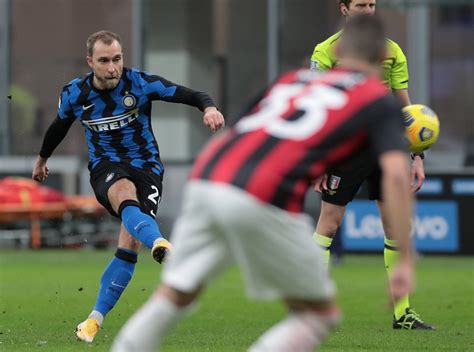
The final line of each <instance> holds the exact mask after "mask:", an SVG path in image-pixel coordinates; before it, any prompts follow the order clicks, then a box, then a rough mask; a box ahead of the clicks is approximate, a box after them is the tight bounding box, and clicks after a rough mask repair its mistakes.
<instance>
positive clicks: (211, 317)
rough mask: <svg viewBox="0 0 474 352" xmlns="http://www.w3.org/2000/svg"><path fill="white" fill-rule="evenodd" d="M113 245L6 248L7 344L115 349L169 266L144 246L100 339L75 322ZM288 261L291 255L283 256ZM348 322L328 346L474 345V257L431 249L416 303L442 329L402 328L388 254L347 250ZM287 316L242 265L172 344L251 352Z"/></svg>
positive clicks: (342, 287)
mask: <svg viewBox="0 0 474 352" xmlns="http://www.w3.org/2000/svg"><path fill="white" fill-rule="evenodd" d="M112 254H113V252H112V251H92V250H79V251H74V250H68V251H62V250H55V251H53V250H51V251H46V250H41V251H0V351H28V352H29V351H108V350H109V348H110V345H111V343H112V341H113V337H114V336H115V334H116V333H117V331H118V329H119V328H120V326H121V325H122V324H123V323H124V322H125V320H126V319H127V317H129V316H130V315H131V314H132V312H134V311H135V310H136V309H137V308H138V307H139V306H140V305H141V304H142V303H143V302H144V301H145V300H146V299H147V297H148V296H149V295H150V294H151V293H152V292H153V290H154V288H155V286H156V284H157V282H158V280H159V275H160V266H159V265H158V264H156V263H154V262H153V261H152V259H151V258H150V257H149V256H148V254H146V253H142V255H141V256H140V258H139V263H138V265H137V267H136V271H135V277H134V279H133V280H132V282H131V284H130V286H129V287H128V289H127V290H126V292H125V293H124V294H123V296H122V298H121V300H120V302H119V304H118V306H116V307H115V309H114V310H113V311H112V312H110V313H109V315H108V317H107V318H106V320H105V323H104V326H103V329H102V330H101V331H100V332H99V334H98V335H97V337H96V340H95V341H94V343H93V344H91V345H86V344H85V343H83V342H79V341H76V338H75V335H74V333H73V330H74V328H75V326H76V325H77V323H79V322H81V321H82V320H83V319H84V318H85V317H86V316H87V314H88V313H89V311H90V309H91V307H92V305H93V304H94V300H95V295H96V291H97V288H98V281H99V278H100V275H101V273H102V270H103V268H104V267H105V265H106V264H107V263H108V261H109V260H110V258H111V256H112ZM282 265H283V263H282ZM332 272H333V276H334V278H335V280H336V283H337V286H338V290H339V294H338V296H339V297H338V299H339V302H340V304H341V306H342V309H343V311H344V321H343V323H342V325H341V326H340V327H339V328H338V330H337V331H336V332H335V333H333V334H332V335H331V337H330V338H329V339H328V340H327V342H326V343H325V344H324V346H323V347H322V348H321V351H474V333H473V331H474V260H473V258H466V257H464V258H459V257H422V258H420V259H419V260H418V265H417V280H418V282H417V291H416V293H415V294H414V295H413V297H412V299H411V302H412V305H413V307H414V308H415V309H416V310H417V311H418V313H420V315H421V316H422V317H423V318H424V319H425V320H426V321H427V322H429V323H432V324H434V325H435V326H436V327H437V328H438V330H437V331H435V332H430V331H394V330H392V329H391V310H390V309H389V308H388V300H387V296H386V286H385V282H386V275H385V270H384V268H383V258H382V255H372V256H355V255H351V256H346V257H345V260H344V263H343V264H342V265H340V266H337V267H334V268H333V270H332ZM284 314H285V310H284V308H283V306H282V305H281V304H280V303H278V302H271V303H268V302H267V303H261V302H251V301H248V300H247V299H246V298H245V296H244V293H243V286H242V282H241V280H240V276H239V273H238V271H237V270H235V269H233V270H230V271H229V272H227V273H226V274H224V275H223V276H222V277H220V278H219V279H218V280H217V281H216V282H215V283H213V284H212V285H211V286H210V287H209V288H208V290H207V291H206V292H205V294H204V295H203V297H202V299H201V301H200V304H199V310H198V312H197V313H196V314H194V315H193V316H191V317H190V318H189V319H188V320H186V321H184V322H183V323H181V324H180V326H179V327H178V329H176V330H175V331H174V332H173V334H172V335H170V336H169V338H168V339H167V341H166V344H165V346H164V347H163V351H186V352H187V351H245V350H246V348H247V347H248V346H249V345H250V344H251V343H252V341H254V340H255V339H256V338H257V337H258V336H259V335H260V334H261V333H262V332H263V331H265V330H266V329H267V327H269V326H270V325H272V324H273V323H275V322H276V321H278V320H279V319H281V318H282V317H283V316H284Z"/></svg>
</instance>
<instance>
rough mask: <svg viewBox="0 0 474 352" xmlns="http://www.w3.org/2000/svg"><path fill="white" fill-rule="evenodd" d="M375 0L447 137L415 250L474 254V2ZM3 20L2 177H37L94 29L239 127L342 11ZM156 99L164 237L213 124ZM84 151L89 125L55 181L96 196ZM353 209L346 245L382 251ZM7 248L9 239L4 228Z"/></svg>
mask: <svg viewBox="0 0 474 352" xmlns="http://www.w3.org/2000/svg"><path fill="white" fill-rule="evenodd" d="M377 6H378V11H379V13H380V15H382V16H383V17H384V18H385V19H386V21H387V24H388V32H389V33H390V37H391V38H392V39H393V40H395V41H397V42H398V43H399V44H400V45H401V47H402V48H403V50H404V51H405V53H406V55H407V57H408V63H409V69H410V95H411V98H412V101H413V102H416V103H424V104H427V105H430V106H431V107H433V109H434V110H435V111H436V112H437V113H438V115H439V116H440V118H441V137H440V139H439V141H438V143H437V144H436V145H435V146H434V147H433V148H432V150H430V151H429V152H428V153H427V157H426V160H425V168H426V173H427V175H428V179H427V182H426V183H425V186H424V188H423V190H422V192H420V200H422V199H423V198H427V199H428V200H431V201H434V200H435V201H436V200H437V201H441V203H437V204H435V205H434V206H432V205H429V204H428V208H426V206H425V204H424V203H423V202H420V204H419V208H420V211H421V212H422V213H423V214H424V215H423V216H421V215H420V217H419V218H418V219H417V224H418V225H419V226H418V227H417V229H418V228H420V227H421V230H420V231H421V232H422V233H421V235H418V232H419V231H418V230H417V235H416V236H415V237H416V238H417V241H418V240H419V242H420V244H419V247H420V248H419V250H422V251H427V252H430V251H435V252H459V251H463V252H465V253H473V252H474V245H473V241H474V239H470V238H469V237H468V236H467V234H466V232H468V229H469V228H472V226H473V225H474V224H473V223H472V217H469V215H468V212H469V209H471V207H472V206H473V200H472V199H473V197H474V171H473V170H474V119H473V118H472V113H473V111H474V101H473V99H472V92H473V91H474V86H473V84H474V46H473V45H467V43H471V44H472V33H473V29H474V2H473V1H472V0H466V1H452V0H450V1H440V0H438V1H421V0H393V1H389V0H387V1H383V0H381V1H378V5H377ZM0 16H1V18H0V30H1V36H2V40H1V41H0V46H1V57H0V63H1V65H0V70H1V72H0V102H1V104H0V177H3V176H12V175H18V176H29V175H30V173H31V167H32V165H33V160H34V157H35V155H36V153H37V152H38V150H39V147H40V144H41V140H42V137H43V135H44V132H45V130H46V128H47V127H48V126H49V123H50V121H51V120H52V119H54V118H55V114H56V106H57V97H58V92H59V91H60V89H61V87H62V86H63V85H64V84H65V83H66V82H68V81H69V80H70V79H72V78H74V77H76V76H78V75H82V74H85V73H86V72H88V67H87V65H86V64H85V60H84V56H85V39H86V38H87V36H88V35H89V34H90V33H91V32H93V31H96V30H99V29H102V28H107V29H110V30H113V31H116V32H118V33H119V34H120V35H121V36H122V38H123V42H124V43H123V47H124V51H125V64H126V65H128V66H135V67H140V68H143V69H145V70H148V71H151V72H156V73H158V74H161V75H163V76H165V77H167V78H169V79H171V80H173V81H175V82H178V83H182V84H184V85H188V86H190V87H193V88H196V89H199V90H204V91H208V92H210V93H211V95H212V96H213V97H215V99H216V101H217V103H218V105H219V107H220V109H221V110H222V111H223V112H224V114H225V116H226V118H227V121H228V123H231V122H232V121H233V120H234V119H235V116H236V115H237V114H238V112H239V109H241V108H242V106H243V105H244V104H245V102H246V101H248V100H249V99H250V98H252V96H253V95H255V94H256V93H257V92H258V91H259V90H260V89H262V88H263V87H264V86H265V85H266V84H267V83H268V82H271V81H272V79H274V78H275V76H276V75H277V74H278V73H279V72H282V71H284V70H286V69H290V68H294V67H298V66H300V65H308V64H309V57H310V55H311V52H312V49H313V47H314V45H315V44H316V43H318V42H319V41H321V40H324V39H325V38H327V37H328V36H329V35H331V34H332V33H334V32H335V31H336V30H337V28H338V26H339V25H340V20H341V19H340V16H339V13H338V10H337V6H335V1H314V0H268V1H264V0H259V1H254V0H213V1H212V0H200V1H191V0H173V1H170V0H153V1H152V0H137V1H132V0H120V1H119V0H83V1H59V0H42V1H31V0H1V1H0ZM7 96H11V99H8V98H7ZM158 104H159V106H158V107H156V108H155V109H154V110H153V113H154V117H153V124H154V126H155V128H154V131H155V134H156V136H157V139H158V143H159V145H160V150H161V154H162V159H163V161H164V162H165V165H166V174H165V191H164V198H163V201H162V206H161V209H160V214H159V221H160V222H161V224H162V227H163V228H164V229H165V233H166V232H168V231H169V229H170V228H171V226H172V223H173V219H174V216H175V215H176V213H177V211H178V209H179V205H180V199H181V190H182V187H183V183H184V182H185V179H186V176H187V173H188V170H189V166H190V164H191V162H192V160H193V158H194V157H195V155H196V153H197V152H198V151H199V150H200V148H201V147H202V145H203V144H204V143H205V141H206V140H207V138H209V132H208V131H207V130H206V128H205V127H204V126H203V125H202V124H201V121H200V117H199V113H198V112H197V111H194V110H193V109H190V108H188V107H185V106H176V105H170V104H160V103H158ZM86 149H87V148H86V144H85V139H84V136H83V131H82V126H80V125H79V124H74V126H73V128H72V129H71V131H70V132H69V134H68V136H67V138H66V139H65V140H64V141H63V143H62V144H61V145H60V147H59V148H58V149H57V150H56V152H55V154H54V156H53V157H52V158H51V159H50V168H51V172H52V177H50V179H49V180H48V181H47V182H46V185H48V186H52V187H55V188H56V189H59V190H60V191H62V192H64V193H65V194H69V195H71V194H84V195H91V194H92V190H91V187H90V185H89V179H88V170H87V168H86V163H87V150H86ZM362 192H363V191H362ZM446 201H449V202H447V203H446ZM318 203H319V202H318V196H317V195H316V194H314V193H313V192H309V193H308V199H307V211H308V213H310V214H312V215H314V216H317V214H318V210H319V209H318ZM352 207H353V209H350V212H349V213H350V215H353V217H349V219H353V220H354V221H353V222H352V224H347V221H346V224H345V226H344V227H343V229H342V231H343V237H344V239H345V242H346V247H347V249H353V250H372V249H374V248H377V249H378V248H381V247H380V243H381V240H382V233H381V229H380V226H378V225H375V227H374V226H372V225H371V221H372V218H373V217H376V218H377V213H376V211H375V208H373V207H370V206H369V207H367V206H366V204H365V203H359V202H355V203H354V204H353V206H352ZM446 214H447V215H446ZM440 217H441V219H440ZM366 223H369V225H368V226H369V227H367V226H365V225H364V224H366ZM46 225H47V224H46ZM43 226H45V225H43ZM364 226H365V228H364ZM46 227H47V226H46ZM53 230H54V229H53ZM67 231H68V230H67V229H66V230H63V231H62V232H63V235H64V234H65V236H66V237H67ZM110 232H111V233H113V232H114V231H110ZM47 233H48V232H47V231H46V232H45V234H47ZM17 234H18V236H16V235H15V233H13V232H11V231H10V232H9V235H10V236H3V239H4V240H5V239H6V238H15V237H21V236H20V235H22V236H23V237H22V238H23V239H24V241H23V242H25V241H26V240H25V238H26V237H27V234H26V233H25V231H23V232H21V229H20V231H19V232H17ZM50 234H51V235H52V236H54V231H53V232H50ZM463 234H465V236H464V238H462V237H463ZM420 236H421V237H422V238H421V239H420V238H419V237H420ZM423 236H424V237H423ZM436 236H438V239H436ZM114 237H115V236H112V237H111V238H114ZM439 239H441V241H438V240H439ZM44 240H45V241H46V239H44ZM90 240H91V241H93V240H94V238H91V239H90ZM2 244H3V245H7V244H8V243H7V242H6V241H2V236H1V235H0V245H2Z"/></svg>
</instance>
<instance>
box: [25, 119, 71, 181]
mask: <svg viewBox="0 0 474 352" xmlns="http://www.w3.org/2000/svg"><path fill="white" fill-rule="evenodd" d="M73 122H74V119H59V118H57V119H55V120H54V121H53V122H52V123H51V125H50V126H49V128H48V130H47V131H46V134H45V135H44V139H43V144H42V146H41V150H40V153H39V155H38V158H37V159H36V163H35V166H34V168H33V173H32V176H31V177H32V178H33V180H36V181H38V182H43V181H44V180H45V179H46V178H47V177H48V173H49V170H48V167H47V166H46V163H47V161H48V158H49V157H50V156H51V154H53V151H54V149H56V147H57V146H58V145H59V143H61V141H62V140H63V139H64V137H65V136H66V134H67V132H68V131H69V128H71V125H72V123H73Z"/></svg>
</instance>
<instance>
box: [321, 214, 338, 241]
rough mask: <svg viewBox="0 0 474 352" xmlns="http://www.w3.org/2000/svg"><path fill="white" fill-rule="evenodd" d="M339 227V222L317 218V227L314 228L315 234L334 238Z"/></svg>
mask: <svg viewBox="0 0 474 352" xmlns="http://www.w3.org/2000/svg"><path fill="white" fill-rule="evenodd" d="M340 225H341V223H340V222H338V221H336V220H335V219H333V218H330V217H327V218H322V217H321V218H319V221H318V226H317V227H316V232H317V233H318V234H320V235H322V236H327V237H331V238H332V237H334V236H335V235H336V232H337V230H338V228H339V226H340Z"/></svg>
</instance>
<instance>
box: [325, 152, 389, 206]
mask: <svg viewBox="0 0 474 352" xmlns="http://www.w3.org/2000/svg"><path fill="white" fill-rule="evenodd" d="M327 174H328V180H327V185H328V190H327V191H324V192H323V194H322V200H323V201H325V202H327V203H331V204H334V205H341V206H346V205H347V203H349V202H351V201H352V200H353V199H354V197H355V196H356V194H357V192H358V191H359V188H360V186H361V185H362V183H363V182H364V180H367V186H368V187H367V189H368V195H369V199H370V200H380V199H381V198H380V196H381V183H380V182H381V170H380V167H379V166H378V164H377V162H376V160H375V159H374V157H373V155H371V154H370V152H364V153H362V154H359V155H357V156H355V157H352V158H350V159H348V160H347V161H345V162H344V163H342V164H340V165H338V166H337V167H334V168H330V169H329V170H328V171H327Z"/></svg>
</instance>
